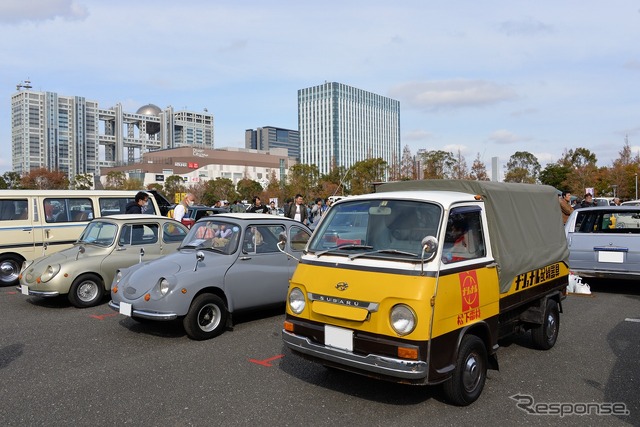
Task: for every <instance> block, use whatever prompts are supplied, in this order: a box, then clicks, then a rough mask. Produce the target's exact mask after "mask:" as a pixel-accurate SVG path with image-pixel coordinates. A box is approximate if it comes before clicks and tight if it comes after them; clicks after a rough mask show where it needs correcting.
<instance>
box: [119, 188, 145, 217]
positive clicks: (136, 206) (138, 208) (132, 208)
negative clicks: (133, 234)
mask: <svg viewBox="0 0 640 427" xmlns="http://www.w3.org/2000/svg"><path fill="white" fill-rule="evenodd" d="M148 199H149V195H148V194H147V193H145V192H144V191H138V193H137V194H136V197H135V199H134V200H133V201H132V202H129V203H127V207H126V208H125V211H124V213H127V214H141V213H142V208H143V207H144V206H146V204H147V200H148Z"/></svg>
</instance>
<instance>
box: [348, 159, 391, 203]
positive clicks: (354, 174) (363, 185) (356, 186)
mask: <svg viewBox="0 0 640 427" xmlns="http://www.w3.org/2000/svg"><path fill="white" fill-rule="evenodd" d="M386 168H387V162H385V161H384V160H383V159H381V158H379V157H378V158H375V159H366V160H362V161H359V162H356V163H355V164H354V165H353V166H352V167H351V178H350V182H351V194H367V193H371V191H372V189H373V183H374V182H380V181H383V180H384V175H385V171H386Z"/></svg>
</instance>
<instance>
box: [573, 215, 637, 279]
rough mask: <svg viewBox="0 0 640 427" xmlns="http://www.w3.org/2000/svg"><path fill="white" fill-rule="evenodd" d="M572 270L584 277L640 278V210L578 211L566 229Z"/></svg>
mask: <svg viewBox="0 0 640 427" xmlns="http://www.w3.org/2000/svg"><path fill="white" fill-rule="evenodd" d="M565 233H566V236H567V243H568V245H569V268H570V269H571V271H572V272H573V273H574V274H577V275H578V276H581V277H597V278H610V279H637V278H638V277H640V206H628V205H627V206H597V207H593V208H584V209H576V210H575V211H573V213H572V214H571V215H570V216H569V219H568V220H567V223H566V225H565Z"/></svg>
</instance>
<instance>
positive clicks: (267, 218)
mask: <svg viewBox="0 0 640 427" xmlns="http://www.w3.org/2000/svg"><path fill="white" fill-rule="evenodd" d="M223 218H231V219H236V220H242V221H252V222H255V221H260V222H288V223H295V224H296V225H300V226H302V227H305V228H309V227H307V226H306V225H305V224H303V223H301V222H300V221H296V220H294V219H292V218H287V217H284V216H280V215H271V214H263V213H251V212H249V213H246V212H242V213H221V214H218V215H215V216H205V217H202V218H200V219H199V220H198V222H200V221H207V220H212V219H216V220H219V219H223Z"/></svg>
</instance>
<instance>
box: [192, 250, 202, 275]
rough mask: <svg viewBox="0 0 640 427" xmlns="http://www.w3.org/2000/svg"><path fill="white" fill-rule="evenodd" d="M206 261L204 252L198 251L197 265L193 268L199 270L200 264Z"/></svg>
mask: <svg viewBox="0 0 640 427" xmlns="http://www.w3.org/2000/svg"><path fill="white" fill-rule="evenodd" d="M202 261H204V252H202V251H198V252H196V266H195V267H194V268H193V271H198V264H199V263H201V262H202Z"/></svg>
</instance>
